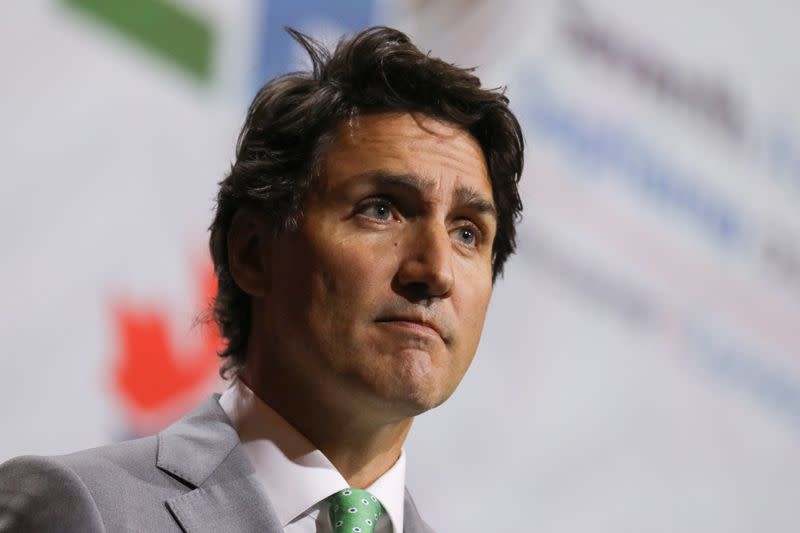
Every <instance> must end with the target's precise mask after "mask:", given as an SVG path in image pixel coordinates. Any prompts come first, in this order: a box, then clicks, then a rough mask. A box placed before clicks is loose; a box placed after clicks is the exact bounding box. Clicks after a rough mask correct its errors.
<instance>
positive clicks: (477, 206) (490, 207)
mask: <svg viewBox="0 0 800 533" xmlns="http://www.w3.org/2000/svg"><path fill="white" fill-rule="evenodd" d="M356 178H357V179H361V180H365V181H367V182H368V183H370V184H372V185H382V186H389V187H398V188H402V189H411V190H412V191H414V192H419V191H426V190H430V189H432V188H433V187H434V182H433V181H431V180H426V179H423V178H421V177H420V176H418V175H416V174H404V173H396V172H391V171H388V170H372V171H368V172H364V173H363V174H359V175H357V176H356ZM453 200H454V201H455V203H457V204H458V205H460V206H465V207H468V208H470V209H474V210H475V211H477V212H479V213H485V214H488V215H490V216H492V217H493V218H494V219H495V220H496V219H497V209H496V208H495V206H494V204H493V203H492V202H491V201H490V200H488V199H487V198H486V197H485V196H484V195H483V194H481V193H480V192H478V191H476V190H475V189H473V188H471V187H461V186H459V187H456V190H455V191H454V192H453Z"/></svg>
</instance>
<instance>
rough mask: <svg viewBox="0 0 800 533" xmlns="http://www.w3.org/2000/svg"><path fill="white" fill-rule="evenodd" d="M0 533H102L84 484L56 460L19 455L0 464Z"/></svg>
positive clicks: (98, 515)
mask: <svg viewBox="0 0 800 533" xmlns="http://www.w3.org/2000/svg"><path fill="white" fill-rule="evenodd" d="M0 531H20V532H23V531H43V532H49V531H67V532H69V531H88V532H91V531H103V525H102V521H101V519H100V514H99V512H98V510H97V506H96V505H95V502H94V499H93V498H92V495H91V493H90V492H89V490H88V488H87V487H86V485H85V484H84V483H83V481H82V480H81V478H80V476H78V475H77V474H76V473H75V472H74V471H73V470H72V469H71V468H70V467H69V466H67V465H65V464H63V463H62V462H60V461H59V460H58V459H57V458H52V457H36V456H22V457H17V458H15V459H11V460H10V461H7V462H5V463H3V464H2V465H0Z"/></svg>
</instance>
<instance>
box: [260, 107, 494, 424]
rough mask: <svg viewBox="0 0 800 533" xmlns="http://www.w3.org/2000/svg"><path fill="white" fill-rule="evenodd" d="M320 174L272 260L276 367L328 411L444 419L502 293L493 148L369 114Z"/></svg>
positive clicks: (270, 333) (423, 120)
mask: <svg viewBox="0 0 800 533" xmlns="http://www.w3.org/2000/svg"><path fill="white" fill-rule="evenodd" d="M321 174H322V177H321V180H320V182H319V184H318V186H316V187H315V188H314V190H313V191H312V192H311V193H310V196H309V198H308V199H307V201H306V203H305V206H304V209H303V216H302V219H301V222H300V225H299V228H298V229H297V230H296V231H290V232H286V233H284V234H283V235H281V236H280V237H277V238H276V239H275V241H274V242H273V246H272V248H271V251H270V259H269V264H270V270H271V272H270V279H271V282H270V289H269V292H268V294H266V296H265V301H264V305H265V306H266V307H265V313H264V319H263V320H264V321H265V324H263V326H262V327H264V328H266V332H267V337H268V338H269V339H270V340H269V343H270V345H271V348H270V349H269V351H270V354H271V356H274V357H278V358H280V359H282V360H281V361H277V363H278V365H279V366H280V367H281V369H282V372H287V373H291V375H292V379H291V381H292V382H294V383H301V384H302V387H303V388H304V389H307V390H308V391H309V394H314V395H324V396H320V397H321V398H324V399H325V401H339V400H337V398H339V399H340V400H341V402H342V404H347V403H348V402H358V403H359V404H360V405H363V406H365V407H367V406H373V407H375V408H376V409H375V410H376V412H382V413H392V414H393V415H397V416H413V415H415V414H418V413H420V412H423V411H425V410H427V409H430V408H432V407H435V406H436V405H438V404H440V403H442V402H443V401H444V400H446V399H447V398H448V397H449V396H450V394H451V393H452V392H453V390H455V388H456V386H457V385H458V383H459V381H460V380H461V378H462V377H463V375H464V373H465V372H466V370H467V368H468V367H469V365H470V362H471V361H472V357H473V355H474V354H475V350H476V348H477V345H478V340H479V338H480V334H481V329H482V327H483V321H484V316H485V314H486V309H487V306H488V304H489V298H490V296H491V292H492V264H491V258H492V242H493V240H494V235H495V232H496V217H495V215H494V204H493V199H492V189H491V184H490V181H489V175H488V171H487V167H486V161H485V159H484V156H483V153H482V151H481V148H480V146H479V145H478V143H477V141H476V140H475V139H474V138H473V137H472V136H471V135H469V134H468V133H467V132H466V131H463V130H461V129H459V128H456V127H453V126H450V125H448V124H445V123H442V122H439V121H436V120H434V119H431V118H429V117H424V116H419V115H415V116H412V115H410V114H399V113H380V114H371V115H365V116H360V117H358V118H357V119H354V120H353V121H351V122H350V123H348V124H343V125H341V126H340V128H339V130H338V131H337V132H336V137H335V139H334V141H333V142H332V144H331V145H330V146H328V147H327V149H326V151H325V156H324V158H323V160H322V172H321ZM256 327H259V326H258V325H256Z"/></svg>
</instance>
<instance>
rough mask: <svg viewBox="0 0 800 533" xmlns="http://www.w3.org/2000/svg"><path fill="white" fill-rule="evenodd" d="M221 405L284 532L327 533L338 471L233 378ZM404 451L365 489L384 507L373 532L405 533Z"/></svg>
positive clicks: (339, 485)
mask: <svg viewBox="0 0 800 533" xmlns="http://www.w3.org/2000/svg"><path fill="white" fill-rule="evenodd" d="M219 404H220V406H221V407H222V409H223V411H225V414H227V415H228V418H230V420H231V422H232V423H233V427H234V428H235V429H236V432H237V433H238V434H239V439H240V440H241V441H242V445H243V447H244V451H245V453H246V454H247V456H248V457H249V458H250V461H251V462H252V463H253V467H254V469H255V474H256V477H257V479H258V481H259V482H260V483H261V486H262V487H263V489H264V492H265V493H266V495H267V497H268V498H269V500H270V502H271V503H272V506H273V507H274V509H275V512H276V514H277V515H278V519H279V520H280V522H281V524H282V525H283V528H284V531H285V532H286V533H330V532H331V531H332V529H331V524H330V520H329V518H328V504H327V503H326V502H325V498H327V497H328V496H330V495H331V494H333V493H334V492H336V491H339V490H343V489H346V488H348V485H347V481H346V480H345V479H344V477H343V476H342V475H341V474H340V473H339V471H338V470H336V467H335V466H333V464H332V463H331V462H330V461H329V460H328V458H327V457H325V455H324V454H323V453H322V452H321V451H319V450H318V449H317V448H316V447H315V446H314V445H313V444H312V443H311V442H310V441H309V440H308V439H307V438H305V437H304V436H303V435H302V434H301V433H300V432H299V431H297V430H296V429H295V428H294V427H293V426H292V425H291V424H289V422H287V421H286V420H285V419H284V418H283V417H282V416H281V415H279V414H278V413H277V412H275V411H274V410H273V409H272V408H271V407H269V406H268V405H267V404H266V403H264V402H263V401H262V400H261V399H260V398H259V397H258V396H256V395H255V394H254V393H253V391H251V390H250V388H249V387H248V386H247V385H245V384H244V383H243V382H242V381H241V380H238V379H234V380H233V382H232V383H231V386H230V387H229V388H228V389H227V390H226V391H225V392H224V393H223V394H222V396H221V397H220V399H219ZM405 477H406V460H405V452H404V451H403V450H401V451H400V458H399V459H398V460H397V461H396V462H395V464H394V465H393V466H392V467H391V468H390V469H389V470H388V471H387V472H386V473H385V474H383V475H382V476H381V477H379V478H378V479H377V480H375V482H374V483H373V484H372V485H370V486H369V487H367V489H366V490H368V491H369V492H370V493H372V495H373V496H375V497H376V498H378V499H379V500H380V502H381V504H382V505H383V509H384V513H383V514H382V515H381V517H380V518H379V519H378V523H377V524H376V528H375V532H376V533H394V532H397V533H401V532H402V531H403V505H404V503H405Z"/></svg>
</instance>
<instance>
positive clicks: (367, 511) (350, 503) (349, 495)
mask: <svg viewBox="0 0 800 533" xmlns="http://www.w3.org/2000/svg"><path fill="white" fill-rule="evenodd" d="M325 501H327V502H328V503H329V504H330V517H331V525H332V526H333V532H334V533H373V531H375V524H376V523H377V522H378V517H379V516H380V515H381V513H383V507H382V506H381V502H379V501H378V498H376V497H375V496H373V495H372V494H370V493H369V492H367V491H365V490H361V489H344V490H340V491H339V492H336V493H334V494H331V495H330V496H328V497H327V498H326V499H325Z"/></svg>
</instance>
